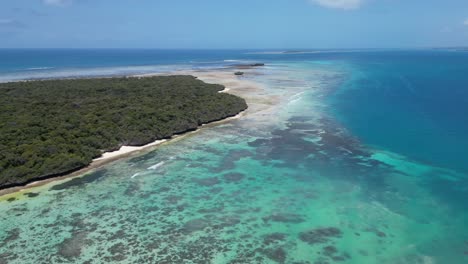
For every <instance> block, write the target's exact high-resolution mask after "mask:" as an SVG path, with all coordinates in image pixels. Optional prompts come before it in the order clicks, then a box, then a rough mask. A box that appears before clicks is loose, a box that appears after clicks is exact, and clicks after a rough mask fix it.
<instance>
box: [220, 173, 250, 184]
mask: <svg viewBox="0 0 468 264" xmlns="http://www.w3.org/2000/svg"><path fill="white" fill-rule="evenodd" d="M223 177H224V179H225V180H226V181H227V182H231V183H232V182H239V181H241V180H242V179H244V178H245V175H244V174H242V173H226V174H224V176H223Z"/></svg>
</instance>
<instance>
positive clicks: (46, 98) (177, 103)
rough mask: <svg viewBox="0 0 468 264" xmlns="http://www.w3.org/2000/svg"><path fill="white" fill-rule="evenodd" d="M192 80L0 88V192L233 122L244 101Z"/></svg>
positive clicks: (138, 79) (120, 79)
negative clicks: (117, 153)
mask: <svg viewBox="0 0 468 264" xmlns="http://www.w3.org/2000/svg"><path fill="white" fill-rule="evenodd" d="M224 88H225V87H224V86H222V85H217V84H208V83H204V82H202V81H200V80H198V79H197V78H195V77H193V76H188V75H187V76H185V75H179V76H153V77H118V78H93V79H62V80H39V81H22V82H11V83H2V84H0V135H1V137H0V189H5V188H9V187H14V186H22V185H25V184H28V183H30V182H33V181H37V180H43V179H49V178H52V177H57V176H62V175H66V174H68V173H71V172H74V171H77V170H79V169H82V168H84V167H86V166H88V165H89V164H90V163H91V162H92V161H93V159H96V158H98V157H100V156H101V155H102V154H103V153H104V152H108V151H114V150H117V149H119V148H120V147H122V146H142V145H146V144H148V143H151V142H154V141H156V140H160V139H168V138H171V137H172V136H174V135H177V134H181V133H185V132H188V131H193V130H196V129H197V128H198V127H199V126H201V125H203V124H207V123H210V122H213V121H218V120H222V119H225V118H227V117H232V116H235V115H237V114H238V113H240V112H242V111H243V110H245V109H246V108H247V104H246V102H245V100H244V99H242V98H240V97H237V96H234V95H231V94H227V93H222V92H221V91H223V90H224Z"/></svg>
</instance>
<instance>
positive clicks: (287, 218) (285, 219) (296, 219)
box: [262, 214, 305, 224]
mask: <svg viewBox="0 0 468 264" xmlns="http://www.w3.org/2000/svg"><path fill="white" fill-rule="evenodd" d="M262 219H263V221H264V222H269V221H273V222H280V223H293V224H298V223H302V222H304V221H305V219H304V217H303V216H302V215H298V214H273V215H270V216H267V217H263V218H262Z"/></svg>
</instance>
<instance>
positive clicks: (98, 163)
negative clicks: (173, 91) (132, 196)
mask: <svg viewBox="0 0 468 264" xmlns="http://www.w3.org/2000/svg"><path fill="white" fill-rule="evenodd" d="M180 74H188V75H192V76H195V77H196V78H199V79H201V80H203V81H205V82H207V83H217V84H221V85H224V86H225V89H224V90H222V91H219V92H220V93H230V94H233V95H237V96H240V97H241V98H243V99H244V100H246V102H247V106H248V108H247V109H246V110H244V111H242V112H240V113H238V114H237V115H235V116H230V117H226V118H224V119H221V120H216V121H212V122H210V123H206V124H202V125H200V126H199V127H198V128H197V129H195V130H192V131H186V132H183V133H181V134H177V135H173V136H172V137H170V138H168V139H160V140H156V141H154V142H150V143H148V144H146V145H143V146H122V147H121V148H120V149H119V150H116V151H110V152H104V153H103V154H102V155H101V157H99V158H96V159H94V160H93V161H92V163H91V164H89V165H88V166H86V167H84V168H81V169H78V170H76V171H72V172H65V173H64V175H59V176H53V175H52V176H50V178H45V179H42V180H41V179H39V180H37V181H34V180H33V181H32V182H30V183H26V184H25V185H21V186H13V187H7V188H5V189H0V198H4V197H5V196H7V195H12V194H16V193H23V192H26V191H28V190H30V189H33V188H36V187H40V186H43V185H46V184H49V183H52V182H56V181H61V180H67V179H71V178H76V177H81V176H84V175H86V174H87V173H90V172H92V171H94V170H96V169H99V168H101V167H103V166H105V165H108V164H110V163H113V162H116V161H119V160H122V159H124V158H128V157H134V156H137V155H139V154H142V153H147V152H149V151H152V150H154V149H156V148H157V147H159V146H161V145H164V144H167V143H172V142H174V141H176V140H178V139H182V138H184V137H186V136H189V135H192V134H194V133H197V132H199V131H200V130H201V129H203V128H206V127H211V126H217V125H220V124H223V123H226V122H230V121H233V120H236V119H239V118H241V117H243V116H245V115H246V114H247V113H246V112H248V111H249V110H250V104H249V100H248V98H244V97H242V92H239V91H238V92H237V93H231V92H233V91H235V90H236V86H241V87H244V86H245V87H249V86H256V88H258V87H260V84H258V83H255V82H252V81H248V80H242V79H238V78H236V77H235V76H234V75H233V73H231V71H229V70H221V71H217V70H213V71H209V72H199V71H175V72H170V73H165V74H161V73H153V74H144V75H132V76H131V77H141V78H144V77H151V76H160V75H164V76H169V75H180ZM230 75H232V76H231V78H229V77H228V76H230ZM235 82H237V83H235ZM236 84H237V85H236ZM238 88H239V87H238Z"/></svg>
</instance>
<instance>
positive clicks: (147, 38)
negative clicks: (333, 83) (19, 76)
mask: <svg viewBox="0 0 468 264" xmlns="http://www.w3.org/2000/svg"><path fill="white" fill-rule="evenodd" d="M433 46H468V1H467V0H237V1H225V0H196V1H195V0H132V1H131V0H0V48H8V47H10V48H11V47H13V48H23V47H27V48H56V47H59V48H60V47H61V48H195V49H201V48H206V49H211V48H220V49H223V48H226V49H227V48H229V49H231V48H258V49H278V48H401V47H433Z"/></svg>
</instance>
